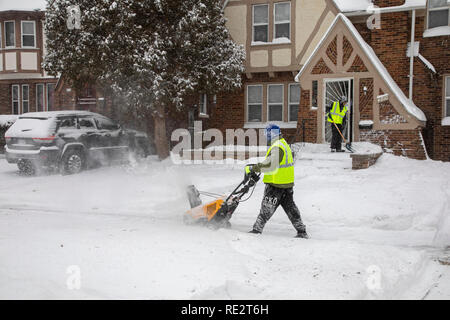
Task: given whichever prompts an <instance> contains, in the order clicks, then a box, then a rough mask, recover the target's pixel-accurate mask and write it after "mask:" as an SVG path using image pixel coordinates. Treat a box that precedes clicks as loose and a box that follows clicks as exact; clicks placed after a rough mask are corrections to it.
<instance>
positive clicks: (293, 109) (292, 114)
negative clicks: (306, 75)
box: [289, 83, 300, 122]
mask: <svg viewBox="0 0 450 320" xmlns="http://www.w3.org/2000/svg"><path fill="white" fill-rule="evenodd" d="M299 106H300V85H299V84H298V83H291V84H290V85H289V121H292V122H294V121H295V122H296V121H298V108H299Z"/></svg>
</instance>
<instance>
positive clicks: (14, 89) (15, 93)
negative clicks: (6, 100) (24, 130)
mask: <svg viewBox="0 0 450 320" xmlns="http://www.w3.org/2000/svg"><path fill="white" fill-rule="evenodd" d="M11 97H12V108H11V113H12V114H19V112H20V110H19V85H18V84H13V85H12V86H11Z"/></svg>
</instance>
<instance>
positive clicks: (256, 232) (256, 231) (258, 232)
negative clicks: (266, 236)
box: [248, 229, 261, 234]
mask: <svg viewBox="0 0 450 320" xmlns="http://www.w3.org/2000/svg"><path fill="white" fill-rule="evenodd" d="M248 233H253V234H261V231H258V230H255V229H253V230H251V231H249V232H248Z"/></svg>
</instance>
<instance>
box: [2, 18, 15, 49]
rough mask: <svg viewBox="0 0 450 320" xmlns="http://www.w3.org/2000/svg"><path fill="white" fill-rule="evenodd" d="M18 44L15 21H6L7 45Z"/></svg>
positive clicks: (13, 45)
mask: <svg viewBox="0 0 450 320" xmlns="http://www.w3.org/2000/svg"><path fill="white" fill-rule="evenodd" d="M15 46H16V32H15V29H14V21H5V47H7V48H8V47H15Z"/></svg>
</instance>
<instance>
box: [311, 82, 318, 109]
mask: <svg viewBox="0 0 450 320" xmlns="http://www.w3.org/2000/svg"><path fill="white" fill-rule="evenodd" d="M318 86H319V83H318V81H317V80H314V81H313V82H312V97H311V108H313V109H317V95H318V94H317V90H318Z"/></svg>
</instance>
